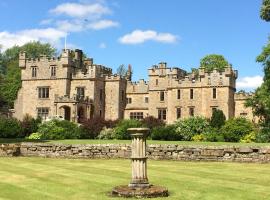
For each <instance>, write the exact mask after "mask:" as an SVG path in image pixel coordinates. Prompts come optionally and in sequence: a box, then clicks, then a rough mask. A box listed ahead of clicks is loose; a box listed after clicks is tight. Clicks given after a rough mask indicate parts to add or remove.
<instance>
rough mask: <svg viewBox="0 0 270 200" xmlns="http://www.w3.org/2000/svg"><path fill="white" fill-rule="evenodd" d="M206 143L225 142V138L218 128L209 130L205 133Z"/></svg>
mask: <svg viewBox="0 0 270 200" xmlns="http://www.w3.org/2000/svg"><path fill="white" fill-rule="evenodd" d="M203 137H204V141H206V142H224V137H223V135H222V134H221V133H220V131H219V130H218V129H217V128H208V129H206V130H205V132H204V133H203Z"/></svg>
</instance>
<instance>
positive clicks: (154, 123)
mask: <svg viewBox="0 0 270 200" xmlns="http://www.w3.org/2000/svg"><path fill="white" fill-rule="evenodd" d="M142 123H143V125H144V126H146V127H147V128H150V130H152V129H153V128H155V127H161V126H165V122H164V121H163V120H160V119H158V118H155V117H153V116H148V117H145V118H143V119H142Z"/></svg>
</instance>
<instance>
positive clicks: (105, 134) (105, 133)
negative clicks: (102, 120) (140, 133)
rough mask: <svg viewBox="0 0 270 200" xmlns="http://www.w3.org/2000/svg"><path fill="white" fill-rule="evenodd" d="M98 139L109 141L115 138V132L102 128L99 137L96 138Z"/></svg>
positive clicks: (111, 129)
mask: <svg viewBox="0 0 270 200" xmlns="http://www.w3.org/2000/svg"><path fill="white" fill-rule="evenodd" d="M97 138H98V139H103V140H110V139H114V138H115V132H114V129H113V128H106V127H104V128H103V129H102V130H101V131H100V133H99V135H98V136H97Z"/></svg>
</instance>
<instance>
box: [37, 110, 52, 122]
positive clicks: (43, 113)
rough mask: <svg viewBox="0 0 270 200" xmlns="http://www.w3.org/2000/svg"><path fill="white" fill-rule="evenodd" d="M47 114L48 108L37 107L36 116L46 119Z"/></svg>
mask: <svg viewBox="0 0 270 200" xmlns="http://www.w3.org/2000/svg"><path fill="white" fill-rule="evenodd" d="M48 114H49V108H37V116H38V117H40V118H41V119H46V118H47V117H48Z"/></svg>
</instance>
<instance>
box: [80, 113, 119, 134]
mask: <svg viewBox="0 0 270 200" xmlns="http://www.w3.org/2000/svg"><path fill="white" fill-rule="evenodd" d="M116 123H117V121H112V120H108V121H106V120H104V119H103V118H101V117H94V118H92V119H89V120H85V121H83V122H82V128H83V130H84V134H83V135H82V136H81V137H82V138H84V139H94V138H96V137H97V136H98V135H99V134H100V132H101V130H102V129H103V128H104V127H106V128H113V127H115V125H116Z"/></svg>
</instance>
